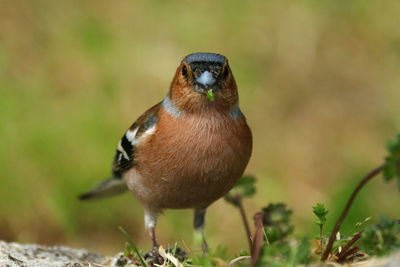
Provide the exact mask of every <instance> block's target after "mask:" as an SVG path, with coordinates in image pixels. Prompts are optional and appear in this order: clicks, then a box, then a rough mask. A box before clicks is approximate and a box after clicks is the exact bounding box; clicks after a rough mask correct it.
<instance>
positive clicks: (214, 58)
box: [183, 53, 226, 64]
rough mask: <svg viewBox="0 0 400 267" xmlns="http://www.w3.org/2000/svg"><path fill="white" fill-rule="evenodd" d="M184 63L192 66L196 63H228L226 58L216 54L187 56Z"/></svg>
mask: <svg viewBox="0 0 400 267" xmlns="http://www.w3.org/2000/svg"><path fill="white" fill-rule="evenodd" d="M183 61H185V62H186V63H188V64H192V63H194V62H212V63H221V64H223V63H225V61H226V57H224V56H223V55H220V54H214V53H193V54H190V55H188V56H186V57H185V58H184V59H183Z"/></svg>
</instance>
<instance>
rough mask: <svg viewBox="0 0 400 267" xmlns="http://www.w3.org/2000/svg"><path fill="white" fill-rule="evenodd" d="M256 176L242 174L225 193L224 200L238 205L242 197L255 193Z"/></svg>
mask: <svg viewBox="0 0 400 267" xmlns="http://www.w3.org/2000/svg"><path fill="white" fill-rule="evenodd" d="M255 183H256V178H255V177H253V176H242V177H241V178H240V179H239V181H237V183H236V184H235V185H234V187H233V188H232V189H231V190H230V191H229V192H228V193H227V194H226V195H225V200H226V201H228V202H229V203H231V204H232V205H234V206H238V205H239V203H238V201H240V200H241V199H243V198H249V197H252V196H254V194H255V193H256V187H255Z"/></svg>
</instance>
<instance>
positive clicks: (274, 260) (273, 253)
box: [255, 238, 311, 267]
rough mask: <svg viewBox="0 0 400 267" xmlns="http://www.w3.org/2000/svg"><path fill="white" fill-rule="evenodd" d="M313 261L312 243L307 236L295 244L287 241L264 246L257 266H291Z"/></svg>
mask: <svg viewBox="0 0 400 267" xmlns="http://www.w3.org/2000/svg"><path fill="white" fill-rule="evenodd" d="M310 262H311V243H310V241H309V240H307V239H306V238H303V239H300V240H299V241H298V243H296V244H295V245H290V244H288V243H286V242H282V243H276V244H273V245H271V246H264V248H263V250H262V254H261V257H260V259H259V261H258V262H257V264H256V265H255V266H272V267H289V266H298V265H299V264H308V263H310Z"/></svg>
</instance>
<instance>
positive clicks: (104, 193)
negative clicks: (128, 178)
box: [78, 177, 128, 200]
mask: <svg viewBox="0 0 400 267" xmlns="http://www.w3.org/2000/svg"><path fill="white" fill-rule="evenodd" d="M127 190H128V187H127V185H126V183H125V180H124V179H123V178H121V177H112V178H109V179H107V180H105V181H103V182H101V183H99V184H98V185H96V186H95V187H93V188H92V189H91V190H89V191H88V192H86V193H84V194H82V195H79V197H78V198H79V199H80V200H92V199H100V198H105V197H112V196H116V195H119V194H122V193H124V192H126V191H127Z"/></svg>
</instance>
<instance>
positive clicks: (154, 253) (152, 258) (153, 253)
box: [144, 246, 165, 265]
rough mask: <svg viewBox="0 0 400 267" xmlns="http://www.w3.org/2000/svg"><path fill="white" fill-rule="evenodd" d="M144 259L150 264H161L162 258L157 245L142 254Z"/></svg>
mask: <svg viewBox="0 0 400 267" xmlns="http://www.w3.org/2000/svg"><path fill="white" fill-rule="evenodd" d="M144 259H145V260H146V262H148V263H150V264H153V265H154V264H163V263H164V261H165V260H164V258H163V257H162V256H161V255H160V253H159V252H158V246H157V247H156V246H154V247H153V248H152V250H150V251H149V252H147V253H146V254H144Z"/></svg>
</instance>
